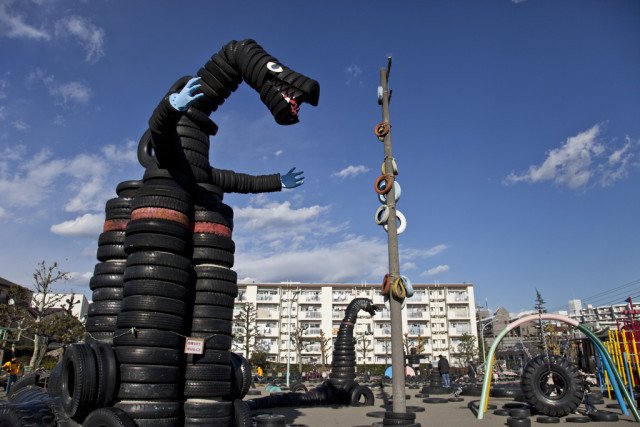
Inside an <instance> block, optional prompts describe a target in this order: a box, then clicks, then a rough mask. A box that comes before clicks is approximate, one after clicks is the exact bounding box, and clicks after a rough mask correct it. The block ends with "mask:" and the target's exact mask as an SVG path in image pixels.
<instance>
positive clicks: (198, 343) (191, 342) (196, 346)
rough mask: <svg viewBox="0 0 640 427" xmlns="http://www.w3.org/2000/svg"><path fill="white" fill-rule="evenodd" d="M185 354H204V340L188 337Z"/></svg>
mask: <svg viewBox="0 0 640 427" xmlns="http://www.w3.org/2000/svg"><path fill="white" fill-rule="evenodd" d="M184 352H185V353H187V354H204V338H191V337H187V340H186V341H185V343H184Z"/></svg>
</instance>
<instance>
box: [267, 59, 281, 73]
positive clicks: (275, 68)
mask: <svg viewBox="0 0 640 427" xmlns="http://www.w3.org/2000/svg"><path fill="white" fill-rule="evenodd" d="M267 69H268V70H269V71H272V72H274V73H281V72H282V65H280V64H278V63H277V62H267Z"/></svg>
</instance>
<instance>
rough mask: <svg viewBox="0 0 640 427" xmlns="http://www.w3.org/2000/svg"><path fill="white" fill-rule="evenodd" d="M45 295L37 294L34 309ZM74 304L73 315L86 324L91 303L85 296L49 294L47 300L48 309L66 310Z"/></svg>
mask: <svg viewBox="0 0 640 427" xmlns="http://www.w3.org/2000/svg"><path fill="white" fill-rule="evenodd" d="M42 297H43V294H41V293H40V294H36V295H35V296H34V298H33V303H32V304H31V306H32V307H36V305H37V304H39V303H40V301H42ZM71 302H72V309H71V314H72V315H73V316H74V317H75V318H77V319H78V320H80V321H81V322H84V321H85V320H86V318H87V313H88V311H89V301H88V300H87V297H85V296H84V294H79V293H73V294H54V293H51V294H48V295H47V299H46V300H45V304H46V307H47V308H64V309H68V308H69V304H70V303H71Z"/></svg>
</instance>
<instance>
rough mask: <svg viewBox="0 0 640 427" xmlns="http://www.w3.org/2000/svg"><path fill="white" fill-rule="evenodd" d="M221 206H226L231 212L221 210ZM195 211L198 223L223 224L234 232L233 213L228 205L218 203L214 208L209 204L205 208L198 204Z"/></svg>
mask: <svg viewBox="0 0 640 427" xmlns="http://www.w3.org/2000/svg"><path fill="white" fill-rule="evenodd" d="M221 206H226V208H228V209H229V210H230V212H229V211H227V209H225V208H221ZM195 209H196V210H195V213H194V218H195V221H196V222H212V223H214V224H222V225H224V226H226V227H229V228H230V229H231V230H233V211H232V210H231V208H229V207H228V206H227V205H225V204H223V203H217V204H215V205H214V206H212V204H210V203H209V204H207V206H206V207H205V206H202V205H198V204H196V206H195ZM228 213H230V215H229V214H228Z"/></svg>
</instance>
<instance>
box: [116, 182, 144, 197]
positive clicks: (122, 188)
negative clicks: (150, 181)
mask: <svg viewBox="0 0 640 427" xmlns="http://www.w3.org/2000/svg"><path fill="white" fill-rule="evenodd" d="M141 186H142V181H140V180H137V179H136V180H128V181H122V182H121V183H119V184H118V185H117V186H116V194H117V195H118V197H120V198H122V199H130V198H132V197H133V196H135V194H136V192H137V191H138V189H139V188H140V187H141Z"/></svg>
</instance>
